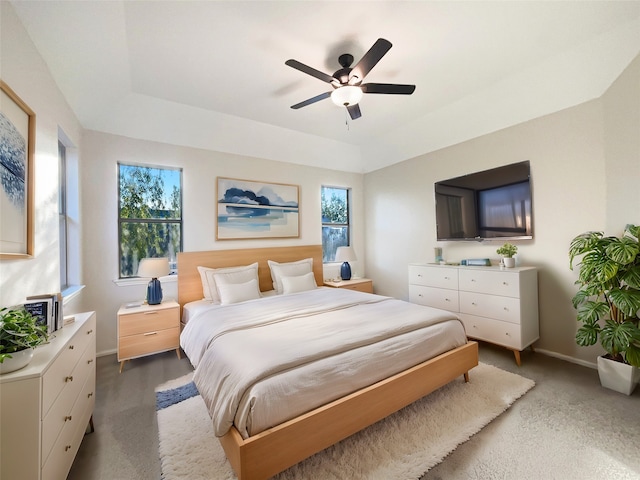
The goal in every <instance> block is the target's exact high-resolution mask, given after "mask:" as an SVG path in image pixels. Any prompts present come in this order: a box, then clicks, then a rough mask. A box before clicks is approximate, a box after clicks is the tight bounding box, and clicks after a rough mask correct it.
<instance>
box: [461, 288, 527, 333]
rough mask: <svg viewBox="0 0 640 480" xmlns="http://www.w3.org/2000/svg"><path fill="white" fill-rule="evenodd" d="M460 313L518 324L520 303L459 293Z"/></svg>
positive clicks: (513, 300)
mask: <svg viewBox="0 0 640 480" xmlns="http://www.w3.org/2000/svg"><path fill="white" fill-rule="evenodd" d="M460 312H462V313H468V314H470V315H477V316H480V317H487V318H496V319H498V320H502V321H505V322H510V323H515V324H518V325H519V324H520V301H519V300H518V299H517V298H512V297H498V296H494V295H485V294H482V293H473V292H460Z"/></svg>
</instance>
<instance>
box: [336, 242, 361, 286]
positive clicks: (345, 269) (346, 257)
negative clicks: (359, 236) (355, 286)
mask: <svg viewBox="0 0 640 480" xmlns="http://www.w3.org/2000/svg"><path fill="white" fill-rule="evenodd" d="M356 260H358V258H357V257H356V252H354V251H353V247H338V249H337V250H336V262H343V263H342V266H341V267H340V278H341V279H342V280H351V265H349V262H355V261H356Z"/></svg>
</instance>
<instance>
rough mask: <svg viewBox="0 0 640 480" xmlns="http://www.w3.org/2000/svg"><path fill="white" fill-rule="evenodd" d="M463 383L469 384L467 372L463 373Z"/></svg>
mask: <svg viewBox="0 0 640 480" xmlns="http://www.w3.org/2000/svg"><path fill="white" fill-rule="evenodd" d="M464 383H469V372H464Z"/></svg>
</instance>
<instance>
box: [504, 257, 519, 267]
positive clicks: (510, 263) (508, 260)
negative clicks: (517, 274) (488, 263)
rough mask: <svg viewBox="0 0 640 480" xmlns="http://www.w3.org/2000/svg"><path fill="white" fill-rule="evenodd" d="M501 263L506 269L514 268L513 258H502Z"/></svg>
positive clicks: (514, 260) (514, 261)
mask: <svg viewBox="0 0 640 480" xmlns="http://www.w3.org/2000/svg"><path fill="white" fill-rule="evenodd" d="M502 263H504V266H505V267H506V268H513V267H515V266H516V259H515V258H513V257H504V258H503V259H502Z"/></svg>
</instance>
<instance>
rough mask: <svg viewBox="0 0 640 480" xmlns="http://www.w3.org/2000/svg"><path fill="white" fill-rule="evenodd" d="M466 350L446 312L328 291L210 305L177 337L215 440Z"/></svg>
mask: <svg viewBox="0 0 640 480" xmlns="http://www.w3.org/2000/svg"><path fill="white" fill-rule="evenodd" d="M465 342H466V336H465V333H464V328H463V327H462V323H461V322H460V321H459V320H458V319H457V317H456V316H455V315H453V314H451V313H449V312H445V311H443V310H437V309H432V308H428V307H423V306H418V305H414V304H410V303H407V302H403V301H400V300H395V299H392V298H388V297H381V296H378V295H371V294H366V293H361V292H355V291H352V290H343V289H334V288H318V289H315V290H310V291H307V292H301V293H297V294H293V295H279V296H276V297H267V298H262V299H259V300H253V301H249V302H244V303H240V304H235V305H228V306H224V307H222V306H219V305H218V306H212V308H211V309H209V310H207V311H200V312H199V313H197V314H195V315H194V316H193V317H192V318H191V319H190V321H189V323H188V324H187V325H186V326H185V328H184V330H183V332H182V334H181V337H180V344H181V346H182V348H183V349H184V351H185V353H186V354H187V356H188V357H189V359H190V361H191V363H192V364H193V366H194V367H195V375H194V381H195V383H196V386H197V387H198V390H199V391H200V394H201V395H202V398H203V399H204V401H205V403H206V405H207V407H208V409H209V414H210V415H211V418H212V419H213V424H214V432H215V434H216V435H217V436H222V435H224V434H225V433H227V431H228V430H229V428H230V427H231V425H233V424H235V426H236V428H237V429H238V431H239V432H240V433H241V435H242V436H243V437H245V438H247V437H249V436H251V435H255V434H256V433H259V432H261V431H263V430H265V429H267V428H270V427H272V426H274V425H277V424H279V423H282V422H283V421H286V420H288V419H290V418H294V417H296V416H298V415H300V414H302V413H304V412H306V411H309V410H311V409H313V408H316V407H318V406H320V405H323V404H325V403H327V402H330V401H332V400H335V399H336V398H340V397H342V396H344V395H346V394H348V393H351V392H353V391H355V390H357V389H359V388H363V387H365V386H367V385H371V384H372V383H375V382H377V381H379V380H382V379H383V378H386V377H388V376H390V375H393V374H395V373H398V372H400V371H402V370H405V369H406V368H409V367H411V366H413V365H416V364H418V363H420V362H422V361H424V360H427V359H429V358H432V357H434V356H436V355H439V354H440V353H443V352H445V351H447V350H450V349H452V348H455V347H457V346H460V345H462V344H464V343H465Z"/></svg>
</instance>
